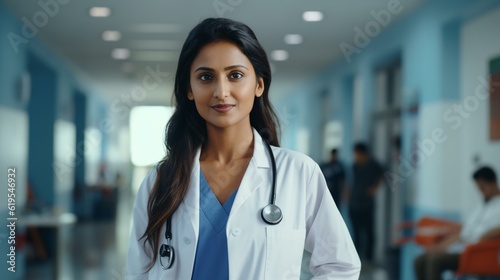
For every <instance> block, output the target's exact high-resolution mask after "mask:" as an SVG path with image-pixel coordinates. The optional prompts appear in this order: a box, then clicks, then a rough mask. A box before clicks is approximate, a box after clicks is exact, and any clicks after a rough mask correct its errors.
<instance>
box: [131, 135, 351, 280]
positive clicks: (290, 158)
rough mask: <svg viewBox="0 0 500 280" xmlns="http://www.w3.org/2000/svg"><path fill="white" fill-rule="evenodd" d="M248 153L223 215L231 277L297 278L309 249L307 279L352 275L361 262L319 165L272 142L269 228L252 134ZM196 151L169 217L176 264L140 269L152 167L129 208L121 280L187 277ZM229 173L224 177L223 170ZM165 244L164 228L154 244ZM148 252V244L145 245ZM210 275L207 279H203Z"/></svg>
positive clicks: (195, 207) (257, 141)
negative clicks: (278, 213) (274, 221)
mask: <svg viewBox="0 0 500 280" xmlns="http://www.w3.org/2000/svg"><path fill="white" fill-rule="evenodd" d="M253 132H254V133H253V134H254V152H253V156H252V159H251V160H250V163H249V165H248V168H247V170H246V172H245V174H244V176H243V179H242V181H241V184H240V186H239V189H238V192H237V194H236V197H235V199H234V202H233V206H232V208H231V213H230V215H229V218H228V221H227V226H226V234H227V245H228V257H229V279H234V280H241V279H251V280H253V279H272V280H278V279H299V277H300V271H301V264H302V256H303V253H304V250H305V251H308V252H310V253H311V259H310V263H309V270H310V271H311V273H312V274H313V275H314V276H313V279H339V280H340V279H341V280H349V279H358V278H359V272H360V269H361V263H360V260H359V257H358V255H357V253H356V249H355V248H354V245H353V243H352V240H351V237H350V235H349V232H348V230H347V228H346V225H345V223H344V221H343V219H342V217H341V215H340V213H339V211H338V209H337V207H336V205H335V203H334V201H333V199H332V197H331V195H330V193H329V192H328V189H327V186H326V183H325V179H324V177H323V174H322V173H321V171H320V169H319V167H318V165H317V164H316V163H315V162H314V161H313V160H312V159H311V158H309V157H307V156H306V155H303V154H301V153H298V152H295V151H291V150H287V149H284V148H278V147H272V150H273V153H274V155H275V158H276V166H277V174H276V188H277V189H276V205H277V206H279V207H280V208H281V210H282V212H283V220H282V221H281V223H279V224H278V225H268V224H266V223H265V222H264V221H262V218H261V214H260V213H261V209H262V208H263V207H264V206H266V205H267V204H269V199H270V195H271V186H272V170H271V161H270V157H269V155H268V151H267V150H266V149H267V148H266V147H265V144H264V142H263V140H262V138H261V136H260V135H259V133H257V131H256V130H255V129H254V130H253ZM199 156H200V149H198V152H197V154H196V156H195V161H194V165H193V170H192V172H191V180H190V184H189V190H188V193H187V195H186V197H185V198H184V200H183V202H182V203H181V204H180V206H179V208H178V209H177V210H176V212H175V213H174V215H173V217H172V244H173V247H174V249H175V253H176V256H175V262H174V264H173V267H172V268H171V269H169V270H163V269H162V268H161V266H160V262H159V258H158V260H157V261H156V263H155V264H154V266H153V268H152V269H151V270H150V271H149V272H148V273H144V267H145V266H146V265H147V264H148V262H149V260H150V256H148V254H146V253H145V252H144V250H143V240H141V241H138V239H139V238H140V237H141V236H142V235H143V233H144V230H145V228H146V225H147V221H148V215H147V201H148V196H149V193H150V191H151V189H152V187H153V184H154V182H155V178H156V170H155V169H152V170H151V171H150V172H149V173H148V175H147V176H146V178H145V179H144V181H143V183H142V184H141V187H140V189H139V192H138V194H137V198H136V201H135V204H134V209H133V225H132V234H131V241H130V247H129V252H128V257H127V264H126V271H125V279H130V280H132V279H134V280H138V279H155V280H156V279H181V280H184V279H191V274H192V270H193V264H194V259H195V254H196V244H197V240H198V224H199V213H200V209H199V204H200V203H199V199H200V192H199V190H200V187H199V184H200V183H199V182H200V178H199V174H200V164H199ZM228 175H230V174H228ZM162 243H165V225H164V226H163V229H162V231H161V234H160V244H162ZM146 248H147V249H148V253H149V254H158V252H151V250H150V247H149V245H148V244H147V245H146ZM207 277H208V278H207V279H209V276H207Z"/></svg>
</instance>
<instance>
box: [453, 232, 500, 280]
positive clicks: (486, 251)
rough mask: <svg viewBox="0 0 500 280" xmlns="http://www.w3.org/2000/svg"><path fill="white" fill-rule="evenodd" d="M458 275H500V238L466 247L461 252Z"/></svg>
mask: <svg viewBox="0 0 500 280" xmlns="http://www.w3.org/2000/svg"><path fill="white" fill-rule="evenodd" d="M456 274H457V275H459V276H463V275H474V276H500V239H492V240H487V241H481V242H478V243H476V244H472V245H469V246H467V247H465V250H464V251H463V252H462V254H460V261H459V267H458V270H457V272H456Z"/></svg>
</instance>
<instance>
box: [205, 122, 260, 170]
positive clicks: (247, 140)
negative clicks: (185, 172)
mask: <svg viewBox="0 0 500 280" xmlns="http://www.w3.org/2000/svg"><path fill="white" fill-rule="evenodd" d="M207 136H208V141H207V143H206V144H205V145H204V147H203V149H202V151H201V157H200V160H202V161H204V160H207V161H217V162H219V163H222V164H226V163H230V162H232V161H233V160H237V159H241V158H248V157H251V156H252V154H253V139H254V137H253V131H252V127H251V126H250V124H246V125H233V126H231V127H227V128H220V127H215V126H212V125H207Z"/></svg>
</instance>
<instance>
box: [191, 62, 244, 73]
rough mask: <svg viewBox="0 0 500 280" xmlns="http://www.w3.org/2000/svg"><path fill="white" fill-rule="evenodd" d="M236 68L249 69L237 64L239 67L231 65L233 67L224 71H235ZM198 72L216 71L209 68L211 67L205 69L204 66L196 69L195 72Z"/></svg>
mask: <svg viewBox="0 0 500 280" xmlns="http://www.w3.org/2000/svg"><path fill="white" fill-rule="evenodd" d="M235 68H245V69H247V70H248V68H247V67H246V66H244V65H241V64H237V65H231V66H228V67H226V68H224V71H227V70H231V69H235ZM198 71H208V72H215V70H214V69H212V68H209V67H204V66H201V67H198V68H196V70H194V72H198Z"/></svg>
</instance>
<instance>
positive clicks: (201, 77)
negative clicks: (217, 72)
mask: <svg viewBox="0 0 500 280" xmlns="http://www.w3.org/2000/svg"><path fill="white" fill-rule="evenodd" d="M198 78H199V79H200V80H201V81H210V80H213V77H212V76H210V75H208V74H202V75H200V77H198Z"/></svg>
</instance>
